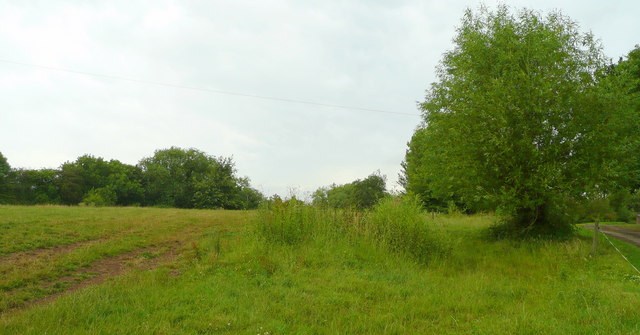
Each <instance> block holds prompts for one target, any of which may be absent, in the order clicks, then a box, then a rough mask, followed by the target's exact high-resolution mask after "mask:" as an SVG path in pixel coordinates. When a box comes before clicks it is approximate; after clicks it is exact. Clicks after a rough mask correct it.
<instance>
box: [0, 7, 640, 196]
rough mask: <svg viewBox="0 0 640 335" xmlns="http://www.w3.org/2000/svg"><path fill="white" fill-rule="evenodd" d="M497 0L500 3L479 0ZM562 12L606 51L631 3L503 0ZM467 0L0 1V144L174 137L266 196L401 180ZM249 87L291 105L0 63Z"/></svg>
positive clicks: (72, 153)
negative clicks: (373, 177) (422, 107)
mask: <svg viewBox="0 0 640 335" xmlns="http://www.w3.org/2000/svg"><path fill="white" fill-rule="evenodd" d="M485 3H486V4H487V5H489V6H490V7H492V8H495V4H496V2H495V1H487V2H485ZM506 3H508V4H510V5H513V6H515V7H516V8H519V7H529V8H534V9H538V10H540V11H543V12H547V11H549V10H552V9H560V10H561V11H562V12H563V13H564V14H566V15H568V16H569V17H571V18H572V19H573V20H575V21H577V22H578V23H579V25H580V27H581V29H582V30H583V31H589V30H591V31H592V32H593V33H594V35H595V36H596V37H598V38H600V39H601V41H602V43H603V45H604V51H605V53H606V54H607V56H609V57H611V58H613V59H617V58H618V57H620V56H623V55H625V54H626V53H627V52H628V51H629V50H631V49H632V48H633V47H634V45H636V44H638V43H640V40H639V36H640V22H639V21H638V13H640V1H637V0H629V1H616V0H610V1H602V0H597V1H575V0H574V1H558V0H556V1H544V0H543V1H510V2H506ZM479 4H480V2H477V1H452V0H448V1H410V0H407V1H380V0H362V1H355V0H351V1H246V0H234V1H159V0H153V1H131V0H127V1H108V2H106V1H105V2H104V3H103V4H100V3H99V2H97V1H67V2H63V1H0V46H1V48H0V92H1V93H0V152H2V154H4V156H5V157H7V158H8V160H9V163H10V164H11V166H12V167H14V168H42V167H51V168H54V167H59V166H60V165H61V163H63V162H65V161H73V160H75V159H76V158H77V157H78V156H80V155H82V154H87V153H88V154H92V155H94V156H99V157H103V158H105V159H118V160H120V161H122V162H125V163H129V164H136V163H137V162H138V161H139V160H140V159H141V158H143V157H148V156H151V155H153V152H154V150H157V149H163V148H168V147H171V146H179V147H183V148H191V147H192V148H197V149H200V150H202V151H204V152H206V153H208V154H210V155H215V156H233V158H234V161H235V162H236V167H237V169H238V173H239V175H241V176H248V177H249V178H251V180H252V184H253V185H254V186H255V187H256V188H258V189H259V190H261V191H262V192H264V193H265V194H266V195H271V194H274V193H279V194H281V195H287V194H288V193H289V191H290V190H294V191H295V192H297V193H298V194H300V195H303V196H304V195H305V193H307V192H310V191H312V190H314V189H316V188H317V187H319V186H323V185H328V184H331V183H334V182H335V183H338V184H342V183H347V182H351V181H353V180H355V179H360V178H364V177H366V176H367V175H369V174H371V173H372V172H374V171H376V170H380V171H381V172H382V173H383V174H385V175H386V176H387V179H388V183H387V184H388V187H389V188H396V187H397V175H398V173H399V172H400V162H401V161H402V159H403V157H404V152H405V148H406V142H407V141H408V140H409V139H410V137H411V135H412V132H413V130H414V128H415V127H416V126H417V125H418V124H419V122H420V118H419V111H418V109H417V107H416V102H417V101H420V100H422V99H423V97H424V92H425V89H426V88H427V87H428V85H429V84H430V83H431V82H433V81H434V80H435V71H434V69H435V67H436V65H437V64H438V62H439V60H440V58H441V56H442V53H443V52H445V51H446V50H448V49H450V48H451V47H452V44H451V39H452V38H453V37H454V33H455V27H456V26H457V25H458V24H459V22H460V18H461V17H462V14H463V11H464V9H465V8H467V7H472V8H477V6H478V5H479ZM2 60H4V61H7V60H8V61H14V62H21V63H27V64H33V65H40V66H48V67H55V68H62V69H69V70H74V71H82V72H87V73H97V74H105V75H111V76H117V77H125V78H132V79H138V80H143V81H151V82H161V83H168V84H172V85H182V86H190V87H197V88H203V89H212V90H224V91H231V92H238V93H244V94H250V95H260V96H269V97H276V98H284V99H295V100H306V101H315V102H319V103H325V104H334V105H348V106H354V107H360V108H369V109H377V110H386V111H392V112H397V113H407V114H414V115H413V116H412V115H403V114H387V113H376V112H365V111H358V110H347V109H339V108H333V107H321V106H314V105H308V104H299V103H287V102H283V101H271V100H263V99H255V98H249V97H240V96H230V95H223V94H215V93H211V92H205V91H198V90H189V89H180V88H175V87H166V86H159V85H152V84H144V83H136V82H130V81H124V80H116V79H107V78H97V77H91V76H86V75H80V74H74V73H69V72H62V71H52V70H46V69H43V68H37V67H28V66H21V65H17V64H11V63H6V62H2Z"/></svg>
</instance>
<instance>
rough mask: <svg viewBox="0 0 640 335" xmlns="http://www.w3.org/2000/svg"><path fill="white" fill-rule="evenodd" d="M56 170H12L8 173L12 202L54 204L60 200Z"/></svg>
mask: <svg viewBox="0 0 640 335" xmlns="http://www.w3.org/2000/svg"><path fill="white" fill-rule="evenodd" d="M58 174H59V172H58V171H57V170H53V169H41V170H23V169H17V170H12V171H11V172H10V173H9V180H10V182H11V189H10V191H11V193H12V201H11V203H14V204H21V205H35V204H56V203H59V202H60V188H59V185H58Z"/></svg>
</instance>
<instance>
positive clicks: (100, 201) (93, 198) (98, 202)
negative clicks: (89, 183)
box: [82, 187, 116, 207]
mask: <svg viewBox="0 0 640 335" xmlns="http://www.w3.org/2000/svg"><path fill="white" fill-rule="evenodd" d="M82 203H83V204H85V205H87V206H96V207H102V206H113V205H115V204H116V192H114V191H113V190H112V189H110V188H108V187H101V188H92V189H91V190H90V191H89V192H87V194H86V195H85V196H84V198H82Z"/></svg>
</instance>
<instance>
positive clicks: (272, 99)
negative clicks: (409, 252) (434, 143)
mask: <svg viewBox="0 0 640 335" xmlns="http://www.w3.org/2000/svg"><path fill="white" fill-rule="evenodd" d="M0 62H2V63H7V64H14V65H21V66H27V67H33V68H39V69H44V70H49V71H59V72H67V73H73V74H78V75H83V76H89V77H96V78H103V79H113V80H122V81H128V82H132V83H139V84H147V85H157V86H164V87H172V88H180V89H185V90H194V91H200V92H208V93H216V94H226V95H233V96H239V97H246V98H254V99H262V100H271V101H280V102H288V103H298V104H306V105H314V106H321V107H332V108H341V109H350V110H357V111H364V112H375V113H385V114H396V115H409V116H420V115H419V114H412V113H403V112H394V111H388V110H383V109H373V108H363V107H355V106H346V105H336V104H329V103H322V102H315V101H308V100H298V99H289V98H278V97H270V96H264V95H256V94H248V93H241V92H233V91H223V90H216V89H210V88H203V87H195V86H187V85H180V84H171V83H164V82H159V81H151V80H143V79H134V78H126V77H120V76H113V75H108V74H101V73H95V72H85V71H78V70H71V69H65V68H59V67H53V66H44V65H37V64H29V63H23V62H16V61H12V60H7V59H0Z"/></svg>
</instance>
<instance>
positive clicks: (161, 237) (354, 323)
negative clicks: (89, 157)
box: [0, 206, 640, 334]
mask: <svg viewBox="0 0 640 335" xmlns="http://www.w3.org/2000/svg"><path fill="white" fill-rule="evenodd" d="M256 217H259V216H256V213H255V212H233V211H199V210H176V209H153V208H78V207H76V208H69V207H13V206H0V275H1V276H0V334H412V333H413V334H634V333H639V334H640V313H638V306H640V276H638V274H637V273H634V270H633V269H632V268H631V267H630V266H629V264H627V263H626V262H625V261H624V260H623V259H622V258H621V257H620V256H619V255H618V254H617V253H616V251H615V250H614V249H613V248H612V247H611V246H610V245H609V244H608V243H607V242H606V241H605V242H602V243H601V248H600V252H599V254H598V255H597V257H594V258H591V257H589V252H590V248H591V240H590V239H591V236H592V235H591V232H590V231H587V230H579V231H578V233H577V234H576V237H575V238H573V239H571V240H568V241H547V240H529V241H512V240H497V241H496V240H491V239H488V238H487V235H486V228H487V227H488V226H489V225H490V224H491V223H492V221H493V217H491V216H480V215H478V216H436V217H435V219H431V217H425V218H424V220H425V221H426V222H427V225H428V227H429V229H430V232H432V234H433V236H435V237H437V239H438V240H440V241H441V244H442V245H443V246H444V249H443V250H444V251H442V252H440V253H438V254H437V255H434V257H432V258H430V259H429V261H428V262H421V261H418V260H416V259H415V257H412V256H411V254H410V253H407V252H404V251H402V250H400V251H398V250H390V249H388V248H384V247H381V245H380V244H379V243H374V242H373V241H370V240H368V239H367V238H366V237H362V238H356V237H353V236H350V235H348V234H346V235H345V236H344V237H338V238H332V239H326V238H313V239H308V240H305V241H303V242H300V243H295V244H284V243H273V242H272V241H269V240H268V239H265V238H264V237H263V236H261V235H260V234H259V231H260V230H259V229H256V228H255V226H256V225H258V224H261V223H260V220H259V219H256ZM614 243H616V245H619V246H620V247H621V248H622V249H621V250H622V251H623V252H624V253H626V254H627V256H629V257H630V259H631V261H632V262H635V264H636V265H640V252H638V249H637V248H636V247H633V246H630V245H627V244H624V243H622V242H617V241H616V242H614ZM96 278H98V279H100V280H96Z"/></svg>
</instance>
